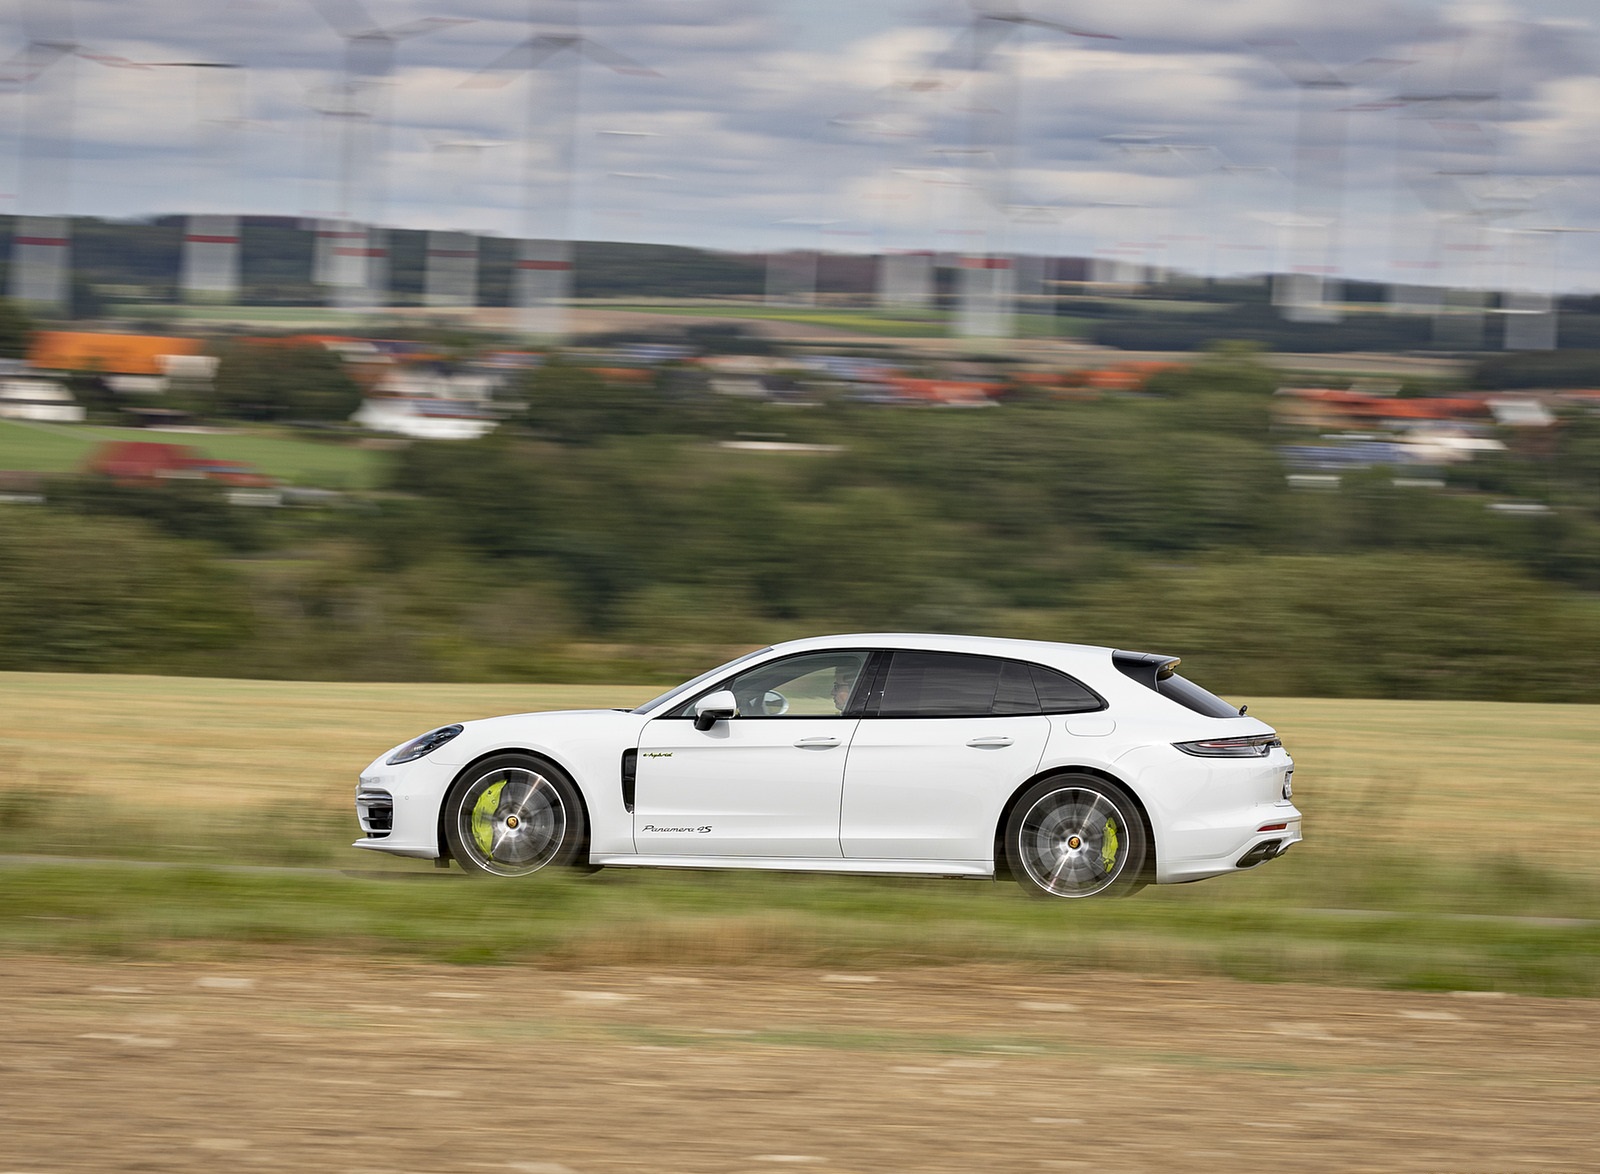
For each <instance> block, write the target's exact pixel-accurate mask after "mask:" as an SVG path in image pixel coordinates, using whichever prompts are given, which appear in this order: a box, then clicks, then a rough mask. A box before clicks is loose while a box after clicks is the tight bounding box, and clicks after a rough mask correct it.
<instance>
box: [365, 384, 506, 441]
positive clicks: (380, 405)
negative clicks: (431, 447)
mask: <svg viewBox="0 0 1600 1174" xmlns="http://www.w3.org/2000/svg"><path fill="white" fill-rule="evenodd" d="M350 421H351V423H354V424H359V425H361V427H363V428H366V429H368V430H369V431H372V432H389V433H393V434H395V435H397V436H409V437H410V438H412V439H413V440H476V439H478V437H480V436H487V435H488V434H489V433H491V432H493V431H494V430H495V429H496V428H498V427H499V426H500V421H499V419H498V418H496V417H495V415H494V414H493V413H491V412H489V411H487V410H485V409H484V408H482V407H479V406H477V405H476V404H472V403H468V402H466V401H464V400H448V399H433V398H424V397H422V396H393V395H371V396H368V397H367V398H366V399H365V400H364V401H363V402H362V404H361V407H360V408H358V409H357V410H356V413H355V415H353V416H351V417H350Z"/></svg>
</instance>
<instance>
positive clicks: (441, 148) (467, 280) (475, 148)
mask: <svg viewBox="0 0 1600 1174" xmlns="http://www.w3.org/2000/svg"><path fill="white" fill-rule="evenodd" d="M503 146H505V143H504V142H503V141H502V140H499V139H471V138H461V139H439V140H436V141H435V142H434V143H433V155H434V158H435V159H436V160H440V161H443V163H444V164H445V166H446V167H447V168H448V172H449V184H448V188H449V190H448V193H447V194H448V196H449V205H450V208H451V211H452V214H454V215H455V217H456V223H458V224H460V223H463V222H464V221H465V219H466V216H465V214H464V213H463V212H462V208H463V206H464V205H465V204H466V202H467V198H468V197H467V192H468V190H469V189H470V188H471V187H472V186H473V185H474V181H475V180H476V179H477V173H478V167H477V164H478V160H479V159H481V158H482V156H483V153H484V152H485V151H491V150H494V149H495V148H496V147H503ZM426 269H427V275H426V279H425V281H426V284H425V287H424V288H425V292H424V295H423V300H424V301H426V302H427V304H428V305H430V306H437V307H441V308H453V309H468V308H471V307H473V306H476V305H477V304H478V238H477V236H476V235H474V234H473V233H472V232H470V231H468V230H466V229H432V230H430V231H429V232H428V244H427V265H426Z"/></svg>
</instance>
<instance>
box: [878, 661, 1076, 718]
mask: <svg viewBox="0 0 1600 1174" xmlns="http://www.w3.org/2000/svg"><path fill="white" fill-rule="evenodd" d="M1103 708H1105V702H1104V701H1103V700H1101V698H1100V697H1099V696H1098V695H1097V694H1096V693H1094V692H1093V691H1092V690H1091V689H1089V688H1088V687H1087V686H1085V685H1083V684H1080V683H1079V682H1077V681H1075V680H1073V679H1072V678H1071V677H1069V676H1067V675H1066V674H1065V673H1061V672H1057V671H1056V670H1055V669H1047V668H1045V667H1044V666H1042V665H1037V664H1024V663H1023V662H1021V661H1015V660H1000V659H999V658H997V657H992V656H969V655H966V654H964V653H957V652H896V653H895V654H894V655H893V659H891V660H890V662H889V671H888V673H887V675H886V677H885V679H884V683H883V686H882V690H881V695H880V698H879V700H878V705H877V708H876V713H875V716H877V717H1027V716H1031V715H1035V714H1041V713H1085V712H1087V711H1089V710H1096V709H1103ZM869 712H871V710H870V708H869Z"/></svg>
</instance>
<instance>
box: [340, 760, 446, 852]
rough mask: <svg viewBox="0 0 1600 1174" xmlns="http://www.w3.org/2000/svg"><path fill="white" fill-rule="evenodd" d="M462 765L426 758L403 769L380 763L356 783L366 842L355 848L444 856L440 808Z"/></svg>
mask: <svg viewBox="0 0 1600 1174" xmlns="http://www.w3.org/2000/svg"><path fill="white" fill-rule="evenodd" d="M460 769H461V768H460V767H459V766H453V765H445V764H442V763H436V762H431V761H429V760H428V759H426V758H423V759H418V760H417V761H416V762H408V763H405V764H404V765H401V766H388V765H386V764H385V763H384V761H383V759H381V758H380V759H378V760H377V761H375V762H373V763H372V765H371V766H369V767H367V769H366V770H364V771H362V772H361V780H360V782H359V783H357V784H356V797H355V808H356V820H357V822H358V823H359V824H360V825H361V832H362V838H361V839H359V840H357V841H356V842H355V843H354V844H353V845H351V846H352V847H355V848H365V849H367V850H369V851H373V852H387V853H390V854H391V855H394V856H413V857H416V858H418V859H421V860H432V859H435V858H436V857H438V856H439V809H440V806H441V804H443V802H444V796H445V792H446V791H447V790H449V788H450V784H451V783H452V782H453V781H454V780H455V776H456V772H457V771H458V770H460Z"/></svg>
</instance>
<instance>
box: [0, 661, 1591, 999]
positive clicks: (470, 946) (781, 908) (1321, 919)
mask: <svg viewBox="0 0 1600 1174" xmlns="http://www.w3.org/2000/svg"><path fill="white" fill-rule="evenodd" d="M655 691H656V690H653V689H650V688H626V687H620V686H619V687H610V686H556V685H542V686H516V685H500V686H468V685H352V684H300V683H292V682H261V681H238V680H226V681H206V680H193V679H179V678H148V677H147V678H141V677H113V676H74V675H58V674H25V673H9V674H0V711H3V712H4V713H5V714H6V715H7V719H8V720H7V721H6V723H5V725H4V727H3V731H0V762H3V763H4V764H5V765H4V766H3V767H0V852H3V853H12V854H47V855H55V856H68V857H71V856H84V857H90V856H92V857H122V858H126V859H128V861H129V863H127V864H120V865H118V864H88V863H81V864H65V865H62V864H48V865H47V864H26V863H18V862H15V861H13V862H11V863H7V864H4V865H0V886H3V888H4V890H5V892H6V894H7V900H6V901H5V902H0V949H25V950H34V949H46V950H73V949H89V950H95V951H110V952H114V953H130V952H131V953H139V952H152V951H153V952H158V953H159V952H162V951H167V950H174V949H175V950H180V951H189V950H204V951H214V950H221V951H224V952H226V951H229V950H239V949H255V948H258V947H261V946H271V945H273V944H284V943H288V944H297V945H302V946H312V947H315V948H318V949H323V948H326V949H341V950H355V951H358V952H376V953H379V954H390V953H396V954H416V955H417V956H426V957H431V958H440V959H446V960H455V961H490V962H493V961H512V960H541V961H542V962H543V963H546V964H606V963H626V962H633V961H649V962H661V961H664V960H668V959H670V958H672V957H682V956H695V957H699V958H702V959H709V960H713V961H715V960H727V961H742V962H757V963H761V962H777V961H780V960H781V961H784V962H787V963H790V964H793V963H800V964H806V965H810V964H816V965H837V964H840V963H842V962H852V963H855V962H862V963H866V962H870V963H872V964H874V965H885V964H890V963H900V964H918V963H935V962H954V961H959V960H963V959H967V958H971V957H974V956H983V957H995V958H1003V959H1008V960H1012V961H1019V962H1025V963H1029V964H1037V965H1040V966H1045V967H1051V968H1056V967H1062V966H1079V965H1094V966H1113V967H1129V968H1136V969H1140V970H1145V971H1152V970H1155V971H1161V972H1164V973H1165V972H1174V973H1212V974H1226V975H1232V976H1235V977H1250V978H1262V979H1275V980H1277V979H1313V980H1326V981H1339V982H1358V983H1360V982H1364V983H1376V984H1383V985H1396V986H1413V987H1433V986H1440V987H1464V988H1477V987H1483V988H1495V989H1507V990H1521V991H1528V992H1535V993H1550V994H1558V993H1559V994H1581V995H1600V851H1597V849H1600V772H1596V771H1595V770H1594V769H1593V762H1594V761H1595V759H1596V757H1597V753H1600V712H1597V710H1596V709H1595V708H1594V707H1580V706H1543V705H1511V704H1487V703H1432V702H1379V701H1322V700H1305V699H1279V700H1271V699H1267V700H1253V701H1252V702H1251V710H1252V712H1253V713H1258V714H1260V715H1261V716H1262V717H1263V718H1264V719H1265V720H1267V721H1269V722H1271V723H1272V724H1274V725H1275V726H1276V727H1277V728H1278V729H1279V730H1280V731H1281V732H1282V733H1283V735H1284V738H1285V741H1286V742H1287V743H1288V745H1289V747H1290V749H1291V750H1292V751H1293V752H1294V754H1295V759H1296V763H1297V772H1296V787H1297V800H1298V801H1299V803H1300V806H1301V808H1302V810H1304V811H1305V813H1306V835H1307V841H1306V843H1305V844H1304V845H1302V846H1300V847H1299V848H1297V849H1296V850H1295V851H1294V852H1293V853H1291V854H1290V855H1289V856H1288V857H1287V858H1286V859H1285V860H1283V861H1281V862H1277V863H1274V864H1272V865H1270V866H1268V867H1266V868H1263V869H1260V870H1257V871H1255V872H1251V873H1246V874H1241V875H1238V876H1234V877H1227V878H1221V879H1219V880H1215V881H1211V882H1207V883H1204V884H1200V885H1191V886H1180V887H1176V888H1157V889H1151V890H1147V891H1146V892H1145V893H1143V894H1141V895H1140V896H1139V897H1138V898H1136V899H1134V900H1132V901H1126V902H1114V903H1099V902H1089V903H1085V904H1078V903H1073V904H1072V905H1070V906H1068V907H1063V906H1060V905H1053V904H1043V905H1041V904H1039V903H1036V902H1031V901H1028V900H1026V899H1025V898H1023V897H1022V896H1021V895H1020V894H1019V892H1018V890H1017V889H1016V888H1015V887H1014V886H1012V885H1009V884H992V883H986V882H977V883H967V884H960V883H955V882H930V881H917V880H894V879H844V878H835V877H804V878H802V877H776V876H770V875H753V874H752V875H735V874H703V875H702V874H674V873H642V874H638V873H632V872H629V871H628V870H611V869H608V870H606V871H605V872H603V873H601V874H599V875H598V876H596V877H592V878H584V879H578V878H567V877H553V878H540V879H539V881H538V882H537V884H536V885H534V886H516V885H511V886H499V885H486V886H472V885H470V884H469V883H468V882H466V881H465V880H464V879H461V878H460V876H459V874H458V873H456V872H454V871H452V872H450V873H444V874H437V873H435V872H434V870H432V869H431V868H429V867H428V866H427V865H425V864H422V863H421V862H414V861H387V860H383V859H378V858H374V857H371V856H368V855H366V854H357V853H355V852H353V851H351V850H350V849H349V848H348V845H349V843H350V841H351V840H352V839H354V838H355V835H356V830H355V824H354V819H353V816H352V815H351V813H350V797H351V794H352V792H353V787H354V781H355V777H356V774H357V772H358V771H359V770H360V769H361V767H363V766H365V765H366V763H367V762H369V761H370V760H371V759H372V758H373V757H375V756H376V755H377V754H378V753H380V752H382V751H383V750H385V749H387V748H388V747H390V746H392V745H394V744H396V743H398V742H400V741H402V740H404V739H405V738H407V737H409V736H411V735H413V734H415V733H418V732H420V731H421V730H423V729H426V728H428V727H430V726H433V725H437V724H440V723H442V722H445V721H450V720H457V719H465V718H472V717H479V716H486V715H489V714H494V713H504V712H517V711H529V710H537V709H551V708H567V707H572V706H607V705H627V704H632V703H636V702H638V701H640V700H642V699H644V698H645V697H646V696H648V695H650V694H652V693H654V692H655ZM138 860H146V861H157V860H159V861H165V862H176V863H175V864H174V865H173V866H170V867H169V866H167V865H163V866H160V867H151V866H149V865H139V864H136V863H134V861H138ZM231 863H249V864H259V865H284V864H290V865H316V866H322V867H324V868H330V869H338V868H349V869H357V870H362V871H364V872H367V873H373V874H377V875H375V876H373V877H368V878H355V877H348V876H342V875H339V874H338V873H337V872H332V871H330V872H328V873H326V874H316V873H311V874H279V873H272V872H263V873H244V874H241V873H236V872H218V871H215V870H212V869H209V868H208V867H207V866H208V865H215V864H231ZM385 873H387V874H389V875H391V876H395V877H399V876H402V875H409V876H411V877H414V878H415V882H414V883H395V881H394V880H389V881H383V880H382V879H381V876H382V875H383V874H385ZM535 892H536V893H537V899H536V900H530V899H529V897H530V895H531V894H533V893H535Z"/></svg>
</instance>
